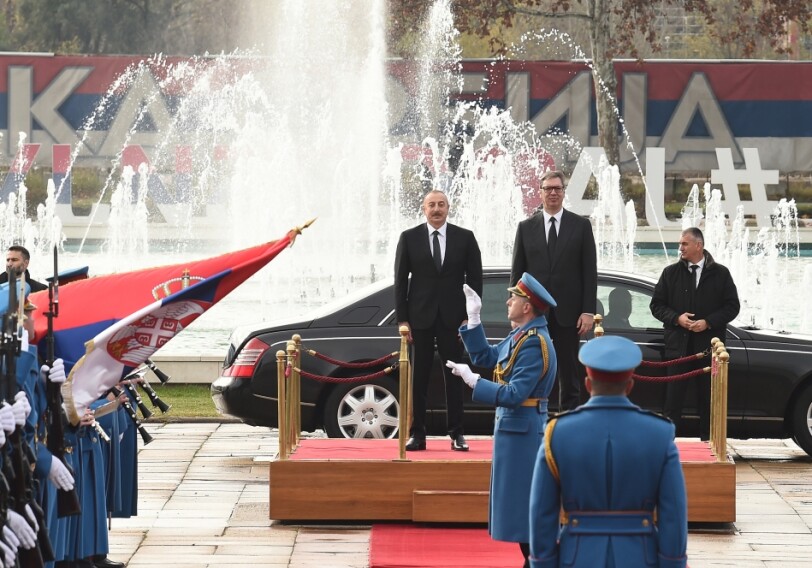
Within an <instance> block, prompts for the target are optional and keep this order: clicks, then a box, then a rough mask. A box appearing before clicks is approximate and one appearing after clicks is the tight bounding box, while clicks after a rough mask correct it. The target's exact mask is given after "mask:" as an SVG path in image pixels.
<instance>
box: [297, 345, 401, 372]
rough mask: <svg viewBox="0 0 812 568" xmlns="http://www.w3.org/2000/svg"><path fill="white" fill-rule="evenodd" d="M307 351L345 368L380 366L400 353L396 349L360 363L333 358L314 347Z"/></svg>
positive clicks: (306, 351) (306, 350)
mask: <svg viewBox="0 0 812 568" xmlns="http://www.w3.org/2000/svg"><path fill="white" fill-rule="evenodd" d="M305 353H307V354H308V355H312V356H313V357H316V358H317V359H321V360H322V361H327V362H328V363H330V364H332V365H337V366H339V367H344V368H345V369H369V368H371V367H379V366H381V365H382V364H383V363H386V362H387V361H389V360H390V359H392V358H393V357H397V356H398V355H399V353H398V352H397V351H396V352H394V353H390V354H389V355H384V356H383V357H379V358H378V359H375V360H374V361H364V362H359V363H348V362H346V361H339V360H338V359H333V358H332V357H329V356H327V355H324V354H323V353H319V352H318V351H314V350H313V349H305Z"/></svg>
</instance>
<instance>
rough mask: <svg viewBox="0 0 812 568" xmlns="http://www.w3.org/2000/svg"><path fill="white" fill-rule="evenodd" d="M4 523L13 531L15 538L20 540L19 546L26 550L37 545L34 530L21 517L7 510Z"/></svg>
mask: <svg viewBox="0 0 812 568" xmlns="http://www.w3.org/2000/svg"><path fill="white" fill-rule="evenodd" d="M6 523H7V524H8V526H9V527H11V530H12V531H14V534H15V535H17V538H18V539H20V546H22V547H23V548H25V549H26V550H28V549H29V548H34V545H36V544H37V533H36V532H34V529H33V528H32V527H31V525H29V524H28V521H26V520H25V519H24V518H23V516H22V515H20V514H19V513H17V512H16V511H12V510H11V509H9V511H8V515H7V516H6Z"/></svg>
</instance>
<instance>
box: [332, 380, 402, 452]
mask: <svg viewBox="0 0 812 568" xmlns="http://www.w3.org/2000/svg"><path fill="white" fill-rule="evenodd" d="M397 392H398V383H397V381H395V380H394V379H392V378H390V377H381V378H380V379H377V380H375V381H373V382H367V383H358V382H346V383H339V384H338V385H337V386H336V387H335V388H334V389H333V391H332V392H331V393H330V396H329V397H328V398H327V402H326V403H325V405H324V430H325V432H327V435H328V436H329V437H331V438H396V437H397V435H398V420H399V417H400V404H399V403H398V398H397Z"/></svg>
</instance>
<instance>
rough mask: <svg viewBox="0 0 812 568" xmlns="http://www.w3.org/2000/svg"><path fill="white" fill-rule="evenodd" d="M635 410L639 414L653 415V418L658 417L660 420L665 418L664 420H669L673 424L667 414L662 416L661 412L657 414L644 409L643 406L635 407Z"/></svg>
mask: <svg viewBox="0 0 812 568" xmlns="http://www.w3.org/2000/svg"><path fill="white" fill-rule="evenodd" d="M636 410H637V412H639V413H641V414H648V415H649V416H654V417H655V418H659V419H660V420H665V421H666V422H670V423H672V424H673V421H672V420H671V419H670V418H669V417H668V416H663V415H662V414H658V413H656V412H654V411H652V410H646V409H645V408H640V407H637V409H636Z"/></svg>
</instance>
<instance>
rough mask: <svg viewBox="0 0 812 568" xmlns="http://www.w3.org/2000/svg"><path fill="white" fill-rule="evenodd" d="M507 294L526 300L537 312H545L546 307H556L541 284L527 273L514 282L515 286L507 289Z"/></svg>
mask: <svg viewBox="0 0 812 568" xmlns="http://www.w3.org/2000/svg"><path fill="white" fill-rule="evenodd" d="M508 292H510V293H511V294H516V295H517V296H521V297H522V298H527V299H528V300H529V301H530V303H531V304H533V305H534V306H535V307H536V308H538V309H539V310H546V309H547V308H548V307H553V308H554V307H555V306H557V305H558V304H556V303H555V300H554V299H553V297H552V296H551V295H550V293H549V292H548V291H547V289H546V288H545V287H544V286H542V285H541V282H539V281H538V280H536V279H535V278H533V276H531V275H530V274H528V273H527V272H525V273H524V274H522V278H521V279H520V280H519V281H518V282H516V285H515V286H511V287H510V288H508Z"/></svg>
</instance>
